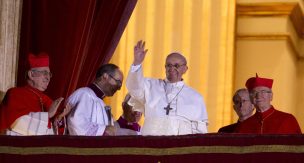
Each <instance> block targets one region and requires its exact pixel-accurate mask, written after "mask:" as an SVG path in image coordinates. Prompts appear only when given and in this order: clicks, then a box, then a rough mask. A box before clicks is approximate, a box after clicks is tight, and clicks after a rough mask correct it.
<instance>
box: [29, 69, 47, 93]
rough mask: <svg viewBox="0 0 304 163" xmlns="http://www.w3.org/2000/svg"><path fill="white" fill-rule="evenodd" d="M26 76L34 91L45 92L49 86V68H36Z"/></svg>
mask: <svg viewBox="0 0 304 163" xmlns="http://www.w3.org/2000/svg"><path fill="white" fill-rule="evenodd" d="M28 76H29V79H30V80H31V81H32V82H33V86H34V87H35V88H36V89H38V90H40V91H45V90H46V89H47V87H48V85H49V82H50V79H51V77H52V74H51V72H50V68H49V67H37V68H32V69H31V70H29V72H28Z"/></svg>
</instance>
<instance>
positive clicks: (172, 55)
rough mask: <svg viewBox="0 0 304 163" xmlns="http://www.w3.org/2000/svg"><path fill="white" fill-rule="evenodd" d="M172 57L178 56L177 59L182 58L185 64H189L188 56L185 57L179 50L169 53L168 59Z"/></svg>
mask: <svg viewBox="0 0 304 163" xmlns="http://www.w3.org/2000/svg"><path fill="white" fill-rule="evenodd" d="M170 58H176V59H178V60H180V61H181V62H182V63H183V64H185V65H187V60H186V58H185V57H184V56H183V55H182V54H180V53H178V52H173V53H171V54H169V55H168V56H167V59H166V61H167V60H168V59H170Z"/></svg>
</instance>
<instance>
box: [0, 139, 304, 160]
mask: <svg viewBox="0 0 304 163" xmlns="http://www.w3.org/2000/svg"><path fill="white" fill-rule="evenodd" d="M303 160H304V136H303V135H302V134H299V135H253V134H201V135H199V134H198V135H182V136H99V137H86V136H66V135H65V136H25V137H23V136H1V135H0V162H1V163H6V162H8V163H10V162H13V161H14V162H41V161H42V162H43V163H49V162H50V163H54V162H58V161H60V162H64V163H67V162H73V163H77V162H90V163H91V162H111V163H113V162H117V163H121V162H122V163H127V162H130V163H134V162H145V163H146V162H153V163H156V162H162V163H166V162H170V163H171V162H172V163H179V162H182V163H183V162H189V163H193V162H199V163H200V162H211V163H214V162H215V163H218V162H225V163H227V162H233V163H238V162H240V163H244V162H246V163H247V162H262V163H264V162H292V163H294V162H303Z"/></svg>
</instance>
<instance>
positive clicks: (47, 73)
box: [30, 70, 53, 78]
mask: <svg viewBox="0 0 304 163" xmlns="http://www.w3.org/2000/svg"><path fill="white" fill-rule="evenodd" d="M30 71H32V72H38V73H39V74H42V75H43V76H49V77H50V78H51V77H53V73H52V72H50V71H46V70H43V71H40V70H30Z"/></svg>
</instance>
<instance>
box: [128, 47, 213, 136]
mask: <svg viewBox="0 0 304 163" xmlns="http://www.w3.org/2000/svg"><path fill="white" fill-rule="evenodd" d="M146 52H147V50H145V49H144V42H142V41H139V42H138V43H137V45H136V46H135V48H134V62H133V65H132V66H131V69H130V71H129V74H128V77H127V82H126V85H127V88H128V91H129V93H130V94H131V96H132V97H133V98H134V99H136V100H137V101H139V102H141V103H142V104H143V105H144V109H143V110H142V112H143V113H144V116H145V120H144V124H143V126H142V130H141V133H142V135H185V134H198V133H207V124H208V116H207V111H206V107H205V103H204V99H203V97H202V96H201V95H200V94H199V93H198V92H197V91H195V90H194V89H192V88H190V87H189V86H187V85H186V84H185V83H184V82H183V80H182V75H183V74H184V73H185V72H186V70H187V66H186V59H185V58H184V57H183V56H182V55H181V54H179V53H171V54H170V55H168V57H167V59H166V76H167V78H166V79H165V80H162V79H152V78H145V77H144V76H143V72H142V65H141V63H142V61H143V59H144V57H145V54H146Z"/></svg>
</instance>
